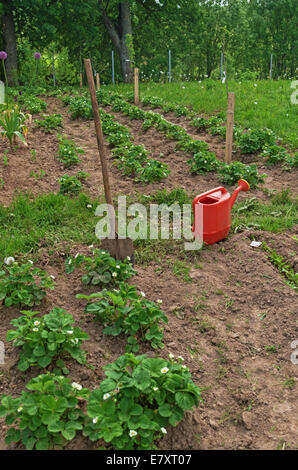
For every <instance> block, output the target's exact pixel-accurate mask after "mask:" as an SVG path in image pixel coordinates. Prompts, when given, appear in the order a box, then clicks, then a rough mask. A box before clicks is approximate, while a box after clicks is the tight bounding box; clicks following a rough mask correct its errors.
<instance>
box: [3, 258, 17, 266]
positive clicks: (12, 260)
mask: <svg viewBox="0 0 298 470" xmlns="http://www.w3.org/2000/svg"><path fill="white" fill-rule="evenodd" d="M14 262H15V259H14V257H13V256H8V257H7V258H4V263H5V264H7V266H10V265H11V264H12V263H14Z"/></svg>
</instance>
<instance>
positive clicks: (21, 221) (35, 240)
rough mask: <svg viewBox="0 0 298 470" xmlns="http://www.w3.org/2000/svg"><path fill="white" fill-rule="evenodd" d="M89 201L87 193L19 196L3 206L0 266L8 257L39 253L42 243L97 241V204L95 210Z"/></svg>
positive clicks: (48, 245)
mask: <svg viewBox="0 0 298 470" xmlns="http://www.w3.org/2000/svg"><path fill="white" fill-rule="evenodd" d="M87 204H90V199H89V198H88V197H87V196H85V195H84V194H81V195H80V196H79V197H78V198H77V199H69V198H67V197H65V196H62V195H60V194H49V195H43V196H38V197H34V198H33V197H30V196H24V195H19V196H18V197H17V198H16V199H15V201H14V202H13V203H12V204H11V205H10V207H8V208H6V207H3V206H1V205H0V231H1V238H0V265H1V264H3V258H4V257H6V256H14V257H16V256H18V255H19V254H21V253H23V254H26V253H29V252H30V253H33V254H34V253H36V252H37V250H38V248H39V247H40V244H42V246H45V247H53V246H55V244H57V242H58V243H59V242H61V241H68V242H70V243H79V242H84V243H86V244H90V243H92V242H93V241H95V240H96V237H95V232H94V229H95V225H96V223H97V219H96V217H95V216H94V210H95V208H96V203H93V205H92V206H93V209H91V208H87Z"/></svg>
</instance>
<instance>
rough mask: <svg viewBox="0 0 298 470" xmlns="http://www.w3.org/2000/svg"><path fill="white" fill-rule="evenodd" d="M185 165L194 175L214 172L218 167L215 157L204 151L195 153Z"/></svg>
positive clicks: (218, 163)
mask: <svg viewBox="0 0 298 470" xmlns="http://www.w3.org/2000/svg"><path fill="white" fill-rule="evenodd" d="M187 163H188V164H189V165H190V171H191V173H194V174H199V173H205V172H206V171H216V170H217V169H218V168H219V166H220V162H219V160H217V158H216V155H215V154H214V153H210V152H206V151H205V152H198V153H195V154H194V156H193V158H192V159H190V160H187Z"/></svg>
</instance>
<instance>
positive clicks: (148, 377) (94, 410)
mask: <svg viewBox="0 0 298 470" xmlns="http://www.w3.org/2000/svg"><path fill="white" fill-rule="evenodd" d="M182 361H183V358H182V357H180V358H178V360H177V361H175V360H174V359H173V356H172V355H171V359H170V360H167V359H162V358H158V357H157V358H149V357H147V356H146V355H142V356H134V355H133V354H126V355H125V356H120V357H119V358H118V359H117V360H116V361H115V362H113V363H112V364H109V365H107V366H106V367H105V375H106V376H107V378H106V379H105V380H104V381H103V382H102V383H101V384H100V387H99V388H98V389H96V390H94V391H93V392H92V393H91V395H90V398H89V401H88V415H89V417H90V418H92V422H90V423H88V424H87V425H86V426H85V428H84V430H83V434H84V435H85V436H88V437H89V439H90V440H91V441H97V440H98V439H101V438H102V439H104V441H105V442H107V443H110V445H111V446H112V448H113V449H117V450H123V449H124V450H135V449H138V450H151V449H157V447H156V445H155V444H154V441H155V440H156V439H158V438H160V437H162V436H163V435H165V434H167V430H166V428H167V427H168V426H176V425H177V424H178V423H179V422H180V421H181V420H182V419H183V417H184V413H185V411H187V410H191V409H192V408H193V407H194V406H198V405H199V402H200V401H201V400H202V398H201V391H200V389H199V388H198V387H197V386H196V385H195V384H194V383H193V381H192V378H191V374H190V372H189V369H187V367H186V366H184V365H182Z"/></svg>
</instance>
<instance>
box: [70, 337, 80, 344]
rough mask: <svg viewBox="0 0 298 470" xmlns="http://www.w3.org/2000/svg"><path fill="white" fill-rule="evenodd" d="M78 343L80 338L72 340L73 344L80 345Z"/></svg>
mask: <svg viewBox="0 0 298 470" xmlns="http://www.w3.org/2000/svg"><path fill="white" fill-rule="evenodd" d="M78 342H79V339H78V338H74V339H72V340H71V343H73V344H78Z"/></svg>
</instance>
